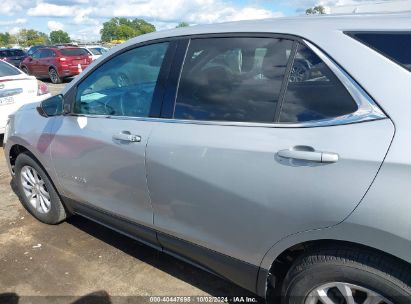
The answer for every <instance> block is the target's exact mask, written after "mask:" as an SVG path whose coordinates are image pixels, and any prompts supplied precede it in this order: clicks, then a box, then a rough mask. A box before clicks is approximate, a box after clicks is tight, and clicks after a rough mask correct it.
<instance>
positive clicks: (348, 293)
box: [305, 282, 393, 304]
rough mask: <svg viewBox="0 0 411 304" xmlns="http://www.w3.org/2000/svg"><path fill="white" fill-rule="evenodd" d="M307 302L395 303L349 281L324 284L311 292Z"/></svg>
mask: <svg viewBox="0 0 411 304" xmlns="http://www.w3.org/2000/svg"><path fill="white" fill-rule="evenodd" d="M305 304H393V303H392V302H391V301H389V300H387V299H386V298H385V297H383V296H381V295H380V294H378V293H376V292H375V291H372V290H370V289H368V288H365V287H361V286H357V285H354V284H349V283H342V282H332V283H327V284H323V285H321V286H319V287H317V288H315V289H314V290H313V291H311V292H310V294H309V295H308V297H307V298H306V300H305Z"/></svg>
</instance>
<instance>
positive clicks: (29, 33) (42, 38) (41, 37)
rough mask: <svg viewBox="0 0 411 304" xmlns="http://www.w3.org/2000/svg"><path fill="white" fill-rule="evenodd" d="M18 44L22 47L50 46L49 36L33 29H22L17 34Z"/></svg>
mask: <svg viewBox="0 0 411 304" xmlns="http://www.w3.org/2000/svg"><path fill="white" fill-rule="evenodd" d="M15 37H16V42H17V43H18V44H20V45H21V46H32V45H36V44H49V43H50V40H49V37H48V36H47V34H45V33H42V32H39V31H35V30H32V29H21V30H20V31H19V32H18V33H17V34H16V36H15Z"/></svg>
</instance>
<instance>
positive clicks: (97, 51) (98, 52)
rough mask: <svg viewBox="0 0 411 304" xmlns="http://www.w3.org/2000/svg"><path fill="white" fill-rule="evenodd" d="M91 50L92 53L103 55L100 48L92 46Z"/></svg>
mask: <svg viewBox="0 0 411 304" xmlns="http://www.w3.org/2000/svg"><path fill="white" fill-rule="evenodd" d="M89 50H90V52H92V53H93V55H101V52H100V50H99V49H96V48H90V49H89Z"/></svg>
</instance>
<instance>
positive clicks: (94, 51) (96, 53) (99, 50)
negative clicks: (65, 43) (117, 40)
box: [84, 46, 108, 60]
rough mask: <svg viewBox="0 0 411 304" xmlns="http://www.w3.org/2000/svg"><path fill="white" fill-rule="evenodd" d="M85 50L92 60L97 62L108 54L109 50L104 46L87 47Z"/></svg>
mask: <svg viewBox="0 0 411 304" xmlns="http://www.w3.org/2000/svg"><path fill="white" fill-rule="evenodd" d="M84 49H85V50H86V51H87V52H88V53H89V54H90V56H91V59H92V60H96V59H97V58H99V57H100V56H101V55H103V54H104V53H107V51H108V50H107V49H106V48H105V47H102V46H87V47H84Z"/></svg>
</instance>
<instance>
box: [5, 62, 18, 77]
mask: <svg viewBox="0 0 411 304" xmlns="http://www.w3.org/2000/svg"><path fill="white" fill-rule="evenodd" d="M19 74H21V72H20V70H18V69H17V68H15V67H14V66H11V65H10V64H7V63H4V62H2V61H0V77H4V76H15V75H19Z"/></svg>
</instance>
